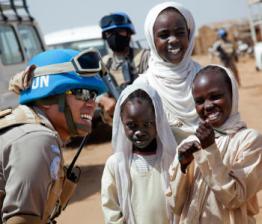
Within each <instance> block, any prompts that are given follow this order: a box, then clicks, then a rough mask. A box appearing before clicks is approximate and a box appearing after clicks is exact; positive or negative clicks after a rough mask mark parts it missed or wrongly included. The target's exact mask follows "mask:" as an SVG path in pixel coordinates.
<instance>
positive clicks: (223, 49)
mask: <svg viewBox="0 0 262 224" xmlns="http://www.w3.org/2000/svg"><path fill="white" fill-rule="evenodd" d="M217 36H218V40H217V41H216V42H215V43H214V44H213V47H212V49H211V53H213V54H215V55H216V56H218V58H219V60H220V63H221V64H222V65H224V66H225V67H227V68H229V69H230V70H231V71H232V72H233V74H234V75H235V78H236V80H237V83H238V85H239V86H240V85H241V84H240V78H239V74H238V69H237V66H236V61H237V59H238V58H237V55H236V49H235V46H234V44H233V43H232V42H231V41H230V40H229V39H228V35H227V31H226V30H225V29H223V28H221V29H219V30H218V32H217Z"/></svg>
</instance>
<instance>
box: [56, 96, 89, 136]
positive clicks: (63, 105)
mask: <svg viewBox="0 0 262 224" xmlns="http://www.w3.org/2000/svg"><path fill="white" fill-rule="evenodd" d="M58 106H59V111H60V112H63V113H64V114H65V118H66V122H67V126H68V129H69V132H70V136H72V137H75V136H79V133H78V129H81V130H83V131H85V132H89V131H90V130H89V128H88V127H86V126H85V125H83V124H78V123H76V122H74V119H73V115H72V112H71V109H70V107H69V105H68V104H67V101H66V95H65V94H62V95H60V97H59V101H58Z"/></svg>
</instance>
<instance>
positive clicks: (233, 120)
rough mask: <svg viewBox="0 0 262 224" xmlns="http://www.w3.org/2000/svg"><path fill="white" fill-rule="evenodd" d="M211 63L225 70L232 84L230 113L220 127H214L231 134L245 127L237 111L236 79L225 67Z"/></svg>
mask: <svg viewBox="0 0 262 224" xmlns="http://www.w3.org/2000/svg"><path fill="white" fill-rule="evenodd" d="M211 65H212V66H217V67H220V68H222V69H223V70H224V71H225V72H226V74H227V75H228V77H229V78H230V81H231V86H232V108H231V113H230V116H229V118H228V119H227V120H226V121H225V123H224V124H223V125H222V126H221V127H219V128H216V129H217V130H219V131H221V132H225V133H227V134H229V135H232V134H235V133H236V132H237V131H238V130H239V129H240V128H243V127H246V123H245V122H243V121H241V118H240V113H239V111H238V101H239V95H238V85H237V81H236V79H235V76H234V75H233V73H232V72H231V71H230V70H229V69H227V68H226V67H224V66H221V65H217V64H211Z"/></svg>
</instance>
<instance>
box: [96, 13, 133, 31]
mask: <svg viewBox="0 0 262 224" xmlns="http://www.w3.org/2000/svg"><path fill="white" fill-rule="evenodd" d="M100 27H101V29H102V34H103V36H104V32H106V31H108V30H112V29H116V28H124V29H128V30H129V31H130V32H131V34H135V33H136V32H135V27H134V25H133V24H132V22H131V20H130V18H129V17H128V15H127V14H126V13H124V12H116V13H111V14H109V15H106V16H104V17H103V18H102V19H101V20H100Z"/></svg>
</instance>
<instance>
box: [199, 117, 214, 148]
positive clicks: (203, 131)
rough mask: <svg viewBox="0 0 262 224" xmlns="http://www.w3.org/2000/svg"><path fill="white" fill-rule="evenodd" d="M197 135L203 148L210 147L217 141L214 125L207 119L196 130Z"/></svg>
mask: <svg viewBox="0 0 262 224" xmlns="http://www.w3.org/2000/svg"><path fill="white" fill-rule="evenodd" d="M196 136H197V137H198V139H199V141H200V143H201V147H202V148H203V149H205V148H207V147H209V146H210V145H212V144H214V142H215V132H214V130H213V128H212V126H211V125H210V124H209V121H208V120H206V121H204V122H201V123H200V124H199V127H198V128H197V130H196Z"/></svg>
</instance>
